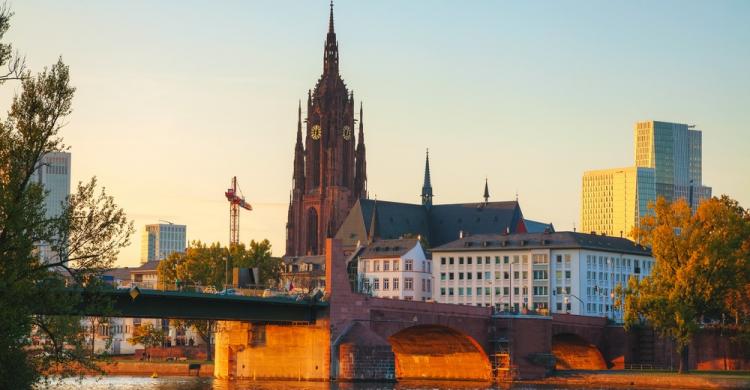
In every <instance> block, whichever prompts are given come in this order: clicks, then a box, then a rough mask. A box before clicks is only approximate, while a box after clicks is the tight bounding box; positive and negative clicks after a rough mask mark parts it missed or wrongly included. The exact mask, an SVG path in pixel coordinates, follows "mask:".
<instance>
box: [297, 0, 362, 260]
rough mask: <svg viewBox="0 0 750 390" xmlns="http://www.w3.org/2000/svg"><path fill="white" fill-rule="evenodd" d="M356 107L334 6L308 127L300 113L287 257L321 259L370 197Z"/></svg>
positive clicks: (310, 101)
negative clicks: (342, 69) (328, 242)
mask: <svg viewBox="0 0 750 390" xmlns="http://www.w3.org/2000/svg"><path fill="white" fill-rule="evenodd" d="M354 107H355V106H354V93H353V92H350V91H349V90H348V89H347V87H346V84H345V83H344V80H343V79H342V78H341V75H340V74H339V50H338V42H337V41H336V33H335V31H334V26H333V3H331V12H330V16H329V20H328V34H327V35H326V41H325V48H324V50H323V74H322V75H321V76H320V78H319V79H318V82H317V84H316V85H315V89H313V90H311V91H308V93H307V105H306V111H307V115H306V118H305V120H304V126H303V120H302V108H301V104H300V107H299V108H298V111H297V143H296V145H295V149H294V173H293V180H292V181H293V185H292V192H291V194H290V202H289V212H288V216H287V225H286V228H287V239H286V256H302V255H319V254H323V251H324V250H325V249H324V248H325V245H324V243H325V239H326V238H327V237H333V236H334V235H335V234H336V232H337V231H338V229H339V227H340V226H341V223H342V222H343V221H344V218H346V215H347V214H348V212H349V209H351V207H352V206H353V205H354V203H355V202H356V201H357V199H359V198H366V197H367V174H366V172H365V171H366V168H365V167H366V163H365V145H364V129H363V123H362V106H361V105H360V110H359V134H358V137H357V138H358V139H356V138H355V136H354V128H355V127H354V126H355V118H354V111H355V108H354ZM303 131H304V132H305V138H304V144H303V139H302V132H303ZM355 143H356V145H357V146H356V149H355Z"/></svg>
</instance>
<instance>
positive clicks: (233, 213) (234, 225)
mask: <svg viewBox="0 0 750 390" xmlns="http://www.w3.org/2000/svg"><path fill="white" fill-rule="evenodd" d="M224 195H225V196H226V197H227V200H228V201H229V247H230V248H231V247H232V246H233V245H237V244H239V243H240V208H243V209H245V210H248V211H250V210H252V209H253V207H252V206H251V205H250V203H247V202H246V201H245V197H244V196H243V195H242V192H241V191H239V189H238V186H237V176H234V177H232V186H231V187H230V188H229V189H227V191H226V192H224Z"/></svg>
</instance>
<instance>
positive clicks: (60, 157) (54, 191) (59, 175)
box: [31, 152, 71, 262]
mask: <svg viewBox="0 0 750 390" xmlns="http://www.w3.org/2000/svg"><path fill="white" fill-rule="evenodd" d="M70 161H71V155H70V153H68V152H50V153H47V154H45V155H44V156H43V157H42V159H41V161H40V162H39V166H38V168H37V170H36V171H35V172H34V174H33V176H32V177H31V182H33V183H37V184H39V185H41V186H42V188H44V191H45V196H44V207H45V209H46V213H45V216H46V217H47V218H50V219H51V218H56V217H58V216H60V214H62V212H63V209H64V208H63V207H64V204H65V202H67V198H68V196H70ZM37 248H38V250H39V258H40V259H41V260H42V261H43V262H50V261H54V258H55V257H57V254H56V253H55V252H53V251H52V249H51V248H50V244H49V243H47V242H40V243H37Z"/></svg>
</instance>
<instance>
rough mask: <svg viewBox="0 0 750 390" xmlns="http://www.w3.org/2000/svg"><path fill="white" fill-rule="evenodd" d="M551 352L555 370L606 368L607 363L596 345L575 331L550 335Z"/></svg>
mask: <svg viewBox="0 0 750 390" xmlns="http://www.w3.org/2000/svg"><path fill="white" fill-rule="evenodd" d="M552 354H553V355H555V359H556V361H555V369H557V370H606V369H607V363H606V361H605V360H604V357H603V356H602V353H601V351H599V348H597V347H596V345H594V344H591V343H589V342H588V341H587V340H585V339H584V338H583V337H581V336H580V335H577V334H575V333H560V334H555V335H554V336H552Z"/></svg>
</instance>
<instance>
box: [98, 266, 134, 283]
mask: <svg viewBox="0 0 750 390" xmlns="http://www.w3.org/2000/svg"><path fill="white" fill-rule="evenodd" d="M134 269H135V268H131V267H122V268H112V269H111V270H109V271H106V272H104V275H106V276H112V277H113V278H115V279H118V280H130V271H132V270H134Z"/></svg>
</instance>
